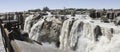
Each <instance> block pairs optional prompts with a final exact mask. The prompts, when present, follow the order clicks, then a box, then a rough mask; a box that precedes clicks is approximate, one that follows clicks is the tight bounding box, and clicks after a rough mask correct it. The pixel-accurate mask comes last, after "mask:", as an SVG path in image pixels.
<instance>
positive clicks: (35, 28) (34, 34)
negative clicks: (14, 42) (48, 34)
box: [29, 19, 44, 41]
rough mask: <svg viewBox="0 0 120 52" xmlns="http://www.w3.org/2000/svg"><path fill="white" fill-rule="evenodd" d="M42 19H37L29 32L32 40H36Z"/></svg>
mask: <svg viewBox="0 0 120 52" xmlns="http://www.w3.org/2000/svg"><path fill="white" fill-rule="evenodd" d="M43 22H44V20H43V19H41V20H39V21H38V22H37V23H36V24H34V26H33V27H32V28H31V31H30V33H29V37H30V38H31V39H33V40H36V41H38V37H39V34H40V33H41V32H40V31H41V30H40V29H41V28H42V25H43Z"/></svg>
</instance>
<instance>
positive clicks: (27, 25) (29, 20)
mask: <svg viewBox="0 0 120 52" xmlns="http://www.w3.org/2000/svg"><path fill="white" fill-rule="evenodd" d="M33 16H34V15H30V16H28V17H27V18H26V20H25V25H24V31H25V32H27V33H29V32H30V29H31V24H32V19H33Z"/></svg>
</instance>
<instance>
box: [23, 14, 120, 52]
mask: <svg viewBox="0 0 120 52" xmlns="http://www.w3.org/2000/svg"><path fill="white" fill-rule="evenodd" d="M69 17H70V18H69ZM45 18H46V20H47V22H46V21H45V20H44V19H40V20H39V21H38V22H37V23H36V24H34V25H33V27H32V28H30V29H29V25H30V22H29V23H28V22H27V21H30V20H32V18H30V19H26V20H27V21H26V22H25V23H26V25H25V26H26V27H27V28H28V29H27V28H25V29H26V31H28V30H31V31H30V33H29V37H30V38H31V39H33V40H36V41H41V39H42V38H43V37H45V38H43V40H44V41H46V40H47V41H51V40H54V41H53V42H56V41H58V40H59V41H60V47H59V48H60V49H70V50H75V51H76V52H117V51H120V50H119V47H120V46H119V43H120V41H119V38H120V35H119V33H120V29H119V27H117V26H115V25H114V24H112V23H103V22H100V20H92V19H90V17H88V16H85V15H80V16H79V15H78V16H75V17H71V16H67V18H69V19H67V20H65V21H64V23H63V24H62V27H61V25H59V24H60V23H61V21H60V20H58V19H55V18H54V17H51V16H49V15H48V16H45ZM73 18H74V19H73ZM49 22H51V23H52V24H50V23H49ZM27 25H28V26H27ZM48 27H49V28H48ZM95 29H96V30H95ZM60 30H61V31H60ZM58 32H60V36H59V39H57V38H58V35H59V33H58ZM56 39H57V40H56ZM47 41H46V42H47ZM53 44H54V43H53Z"/></svg>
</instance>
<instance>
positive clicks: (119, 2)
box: [0, 0, 120, 12]
mask: <svg viewBox="0 0 120 52" xmlns="http://www.w3.org/2000/svg"><path fill="white" fill-rule="evenodd" d="M45 6H48V7H49V8H51V9H55V8H64V7H66V8H97V9H99V8H117V9H118V8H120V0H0V12H10V11H24V10H28V9H36V8H41V9H42V8H43V7H45Z"/></svg>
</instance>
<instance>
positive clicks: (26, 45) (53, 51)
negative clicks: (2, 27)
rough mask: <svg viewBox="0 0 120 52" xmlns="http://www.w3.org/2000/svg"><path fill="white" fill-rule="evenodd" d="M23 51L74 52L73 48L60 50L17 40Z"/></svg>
mask: <svg viewBox="0 0 120 52" xmlns="http://www.w3.org/2000/svg"><path fill="white" fill-rule="evenodd" d="M15 42H16V44H17V45H18V47H19V48H20V50H21V52H73V51H71V50H60V49H57V48H50V47H43V46H42V45H39V44H37V43H28V42H24V41H18V40H15Z"/></svg>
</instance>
